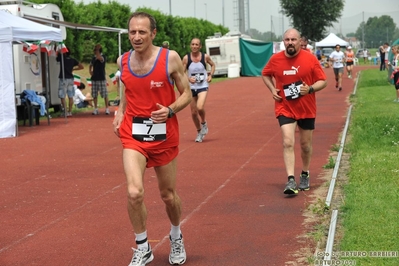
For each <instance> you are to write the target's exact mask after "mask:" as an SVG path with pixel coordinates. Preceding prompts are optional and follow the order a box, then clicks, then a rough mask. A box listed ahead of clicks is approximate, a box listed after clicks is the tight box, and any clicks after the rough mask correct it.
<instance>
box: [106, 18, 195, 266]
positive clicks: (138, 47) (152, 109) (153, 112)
mask: <svg viewBox="0 0 399 266" xmlns="http://www.w3.org/2000/svg"><path fill="white" fill-rule="evenodd" d="M156 34H157V29H156V21H155V19H154V17H152V16H151V15H149V14H148V13H145V12H135V13H133V14H132V15H131V16H130V18H129V20H128V37H129V40H130V43H131V45H132V47H133V49H132V50H130V51H129V52H126V53H124V54H123V55H122V56H120V57H119V58H118V60H117V63H118V66H119V69H120V70H121V73H122V74H121V80H122V82H123V83H124V86H125V91H124V93H123V94H122V95H121V102H120V104H119V110H118V112H117V114H116V115H115V119H114V122H113V126H114V132H115V134H116V135H117V136H118V137H119V138H120V140H121V142H122V146H123V153H122V156H123V168H124V171H125V175H126V180H127V200H128V214H129V218H130V222H131V224H132V226H133V230H134V233H135V236H136V244H137V248H134V249H133V250H134V251H133V257H132V260H131V262H130V264H129V266H142V265H146V264H147V263H149V262H151V261H152V260H153V258H154V255H153V253H152V250H151V246H150V244H149V242H148V238H147V227H146V220H147V210H146V206H145V204H144V183H143V182H144V173H145V169H146V168H149V167H154V170H155V173H156V177H157V180H158V189H159V192H160V195H161V198H162V201H163V203H164V204H165V207H166V212H167V215H168V218H169V220H170V223H171V230H170V235H169V240H170V244H171V251H170V254H169V263H170V264H178V265H181V264H183V263H185V261H186V251H185V248H184V242H183V235H182V233H181V228H180V220H181V212H182V210H181V209H182V208H181V200H180V197H179V196H178V194H177V191H176V171H177V168H176V157H177V155H178V153H179V149H178V145H179V125H178V121H177V117H176V115H175V113H177V112H179V111H180V110H182V109H183V108H185V107H186V106H187V105H188V104H189V103H190V101H191V92H190V86H189V84H188V80H187V77H186V76H185V74H184V70H183V65H182V62H181V59H180V56H179V54H177V53H176V51H173V50H168V49H163V48H161V47H158V46H154V45H153V40H154V38H155V37H156ZM175 86H176V88H177V91H178V92H179V93H180V96H178V97H177V98H176V93H175Z"/></svg>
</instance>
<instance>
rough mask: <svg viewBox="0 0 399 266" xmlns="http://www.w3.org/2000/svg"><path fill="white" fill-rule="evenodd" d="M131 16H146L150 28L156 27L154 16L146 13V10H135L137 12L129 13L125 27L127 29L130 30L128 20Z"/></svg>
mask: <svg viewBox="0 0 399 266" xmlns="http://www.w3.org/2000/svg"><path fill="white" fill-rule="evenodd" d="M132 18H148V19H149V20H150V30H151V31H153V30H155V29H156V28H157V22H156V21H155V18H154V17H153V16H151V15H150V14H148V13H146V12H141V11H137V12H134V13H133V14H131V15H130V17H129V19H128V21H127V29H128V30H130V29H129V24H130V20H132Z"/></svg>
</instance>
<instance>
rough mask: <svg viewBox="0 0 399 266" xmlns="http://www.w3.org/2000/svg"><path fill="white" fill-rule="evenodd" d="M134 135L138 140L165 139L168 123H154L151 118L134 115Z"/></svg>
mask: <svg viewBox="0 0 399 266" xmlns="http://www.w3.org/2000/svg"><path fill="white" fill-rule="evenodd" d="M132 137H133V138H134V139H135V140H138V141H164V140H166V123H159V124H154V122H153V121H152V120H151V118H146V117H133V124H132Z"/></svg>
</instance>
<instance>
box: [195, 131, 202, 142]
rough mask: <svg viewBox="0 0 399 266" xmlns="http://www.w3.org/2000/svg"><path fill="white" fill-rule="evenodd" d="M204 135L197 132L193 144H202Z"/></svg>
mask: <svg viewBox="0 0 399 266" xmlns="http://www.w3.org/2000/svg"><path fill="white" fill-rule="evenodd" d="M203 138H204V135H202V134H201V131H200V132H198V134H197V137H196V138H195V142H202V139H203Z"/></svg>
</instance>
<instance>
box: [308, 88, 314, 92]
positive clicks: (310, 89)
mask: <svg viewBox="0 0 399 266" xmlns="http://www.w3.org/2000/svg"><path fill="white" fill-rule="evenodd" d="M313 92H314V89H313V87H312V86H310V87H309V92H308V93H309V94H312V93H313Z"/></svg>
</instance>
